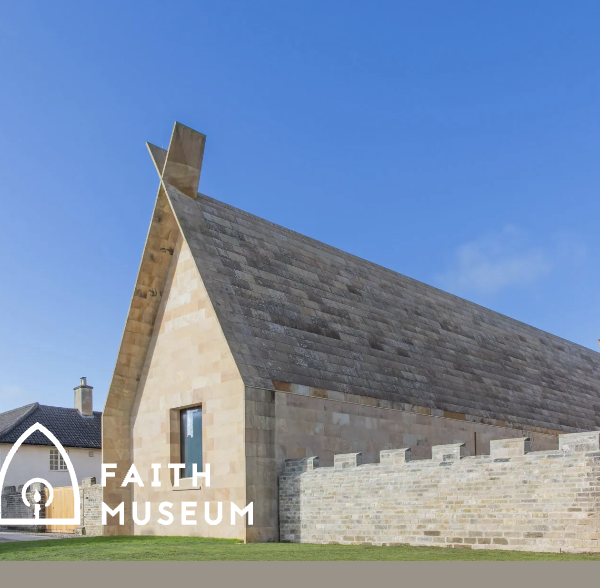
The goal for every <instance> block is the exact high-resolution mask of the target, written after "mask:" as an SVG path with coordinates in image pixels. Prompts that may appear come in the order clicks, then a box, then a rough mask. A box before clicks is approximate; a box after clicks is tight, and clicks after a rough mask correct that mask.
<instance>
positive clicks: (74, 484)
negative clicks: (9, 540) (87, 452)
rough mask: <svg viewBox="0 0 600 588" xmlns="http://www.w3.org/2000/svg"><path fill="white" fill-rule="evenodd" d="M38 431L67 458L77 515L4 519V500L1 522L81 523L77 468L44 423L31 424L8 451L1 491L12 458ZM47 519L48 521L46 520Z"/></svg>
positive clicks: (2, 473)
mask: <svg viewBox="0 0 600 588" xmlns="http://www.w3.org/2000/svg"><path fill="white" fill-rule="evenodd" d="M36 431H39V432H40V433H43V434H44V435H46V437H48V439H49V440H50V441H52V443H53V444H54V446H55V447H56V449H58V451H59V453H60V454H61V455H62V457H63V459H64V460H65V464H66V465H67V471H68V472H69V477H70V478H71V488H73V500H74V503H75V504H74V507H75V516H74V517H73V518H71V519H3V518H2V501H0V524H2V525H4V526H8V525H37V526H46V525H79V524H81V499H80V497H79V484H78V482H77V476H76V475H75V468H73V464H72V463H71V460H70V459H69V454H68V453H67V452H66V451H65V448H64V447H63V446H62V444H61V442H60V441H59V440H58V439H57V438H56V437H55V436H54V435H53V434H52V433H51V432H50V431H49V430H48V429H46V427H44V425H41V424H40V423H35V425H31V427H29V429H27V430H26V431H25V432H24V433H23V434H22V435H21V436H20V437H19V438H18V439H17V441H16V442H15V444H14V445H13V446H12V447H11V450H10V451H9V452H8V455H7V456H6V459H5V460H4V463H3V464H2V469H0V492H1V491H2V488H4V478H5V477H6V472H7V471H8V466H9V465H10V462H11V461H12V458H13V457H14V456H15V453H17V451H18V450H19V447H21V445H23V442H24V441H25V440H26V439H27V438H28V437H29V436H30V435H33V433H35V432H36ZM44 521H46V522H44Z"/></svg>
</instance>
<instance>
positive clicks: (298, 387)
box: [249, 380, 565, 435]
mask: <svg viewBox="0 0 600 588" xmlns="http://www.w3.org/2000/svg"><path fill="white" fill-rule="evenodd" d="M273 386H274V388H275V391H277V392H285V393H287V394H298V395H301V396H309V397H312V398H322V399H325V400H333V401H336V402H346V403H348V404H360V405H363V406H371V407H374V408H382V409H385V410H398V411H401V412H412V413H415V414H421V415H425V416H431V417H435V418H444V419H452V420H458V421H468V422H470V423H478V424H482V425H489V426H492V427H501V428H503V429H518V430H523V431H527V433H544V434H546V435H560V434H562V433H565V431H557V430H555V429H546V428H544V427H536V426H533V425H527V424H524V423H517V422H510V421H502V420H499V419H494V418H487V417H480V416H474V415H470V414H465V413H462V412H454V411H451V410H442V409H439V408H429V407H428V406H419V405H416V404H407V403H405V402H395V401H390V400H381V399H379V398H373V397H371V396H363V395H359V394H350V393H347V392H338V391H337V390H325V389H324V388H313V387H312V386H304V385H302V384H294V383H292V382H281V381H278V380H273ZM249 387H252V386H249Z"/></svg>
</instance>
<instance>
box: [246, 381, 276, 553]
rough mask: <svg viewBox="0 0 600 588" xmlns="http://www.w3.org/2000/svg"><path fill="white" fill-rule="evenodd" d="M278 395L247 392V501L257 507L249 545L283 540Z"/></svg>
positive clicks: (248, 535)
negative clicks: (277, 443) (277, 458)
mask: <svg viewBox="0 0 600 588" xmlns="http://www.w3.org/2000/svg"><path fill="white" fill-rule="evenodd" d="M275 394H276V393H275V392H274V391H273V390H260V389H257V388H247V389H246V415H245V421H246V484H247V486H246V488H247V500H248V502H252V503H253V507H254V525H253V526H252V527H248V530H247V535H246V540H247V541H249V542H250V541H278V540H279V522H278V510H277V509H278V505H277V474H278V468H277V463H276V461H275Z"/></svg>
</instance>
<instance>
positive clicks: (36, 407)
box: [0, 402, 102, 449]
mask: <svg viewBox="0 0 600 588" xmlns="http://www.w3.org/2000/svg"><path fill="white" fill-rule="evenodd" d="M101 422H102V413H101V412H94V414H93V416H89V417H88V416H81V414H80V413H79V411H78V410H77V409H75V408H59V407H57V406H44V405H41V404H38V403H37V402H36V403H35V404H29V405H27V406H23V407H21V408H16V409H15V410H10V411H8V412H4V413H2V414H0V443H15V442H16V441H17V439H18V438H19V437H20V436H21V435H22V434H23V433H24V432H25V431H26V430H27V429H28V428H29V427H31V426H32V425H35V423H40V425H43V426H44V427H46V428H47V429H48V430H49V431H50V432H51V433H53V434H54V435H55V436H56V438H57V439H58V440H59V441H60V442H61V444H62V445H63V446H64V447H90V448H93V449H100V448H101V447H102V443H101V439H102V434H101ZM24 444H25V445H52V442H51V441H50V440H49V439H48V438H47V437H46V436H45V435H44V434H43V433H40V432H39V431H36V432H35V433H34V434H33V435H31V436H30V437H28V438H27V440H26V441H25V442H24Z"/></svg>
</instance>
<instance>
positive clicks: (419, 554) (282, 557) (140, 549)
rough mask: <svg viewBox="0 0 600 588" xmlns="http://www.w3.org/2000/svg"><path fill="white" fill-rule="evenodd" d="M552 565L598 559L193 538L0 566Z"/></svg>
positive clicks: (81, 542)
mask: <svg viewBox="0 0 600 588" xmlns="http://www.w3.org/2000/svg"><path fill="white" fill-rule="evenodd" d="M8 560H26V561H47V560H54V561H57V560H58V561H68V560H75V561H82V560H84V561H85V560H95V561H98V560H100V561H102V560H126V561H155V560H161V561H162V560H191V561H211V560H212V561H215V560H229V561H357V560H358V561H409V560H411V561H415V560H418V561H428V560H429V561H431V560H454V561H459V560H461V561H476V560H480V561H481V560H487V561H551V560H552V561H557V560H563V561H565V560H588V561H592V560H596V561H597V560H600V554H577V555H573V554H559V553H531V552H519V551H501V550H476V549H452V548H443V547H410V546H398V547H372V546H369V545H312V544H306V543H303V544H296V543H251V544H248V545H244V544H242V543H239V542H237V541H235V540H227V539H203V538H198V537H139V536H138V537H84V538H77V539H52V540H47V541H45V540H44V541H14V542H11V543H0V561H8Z"/></svg>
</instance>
